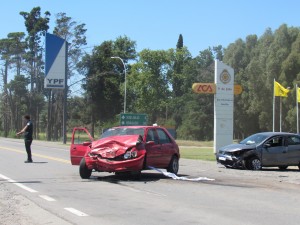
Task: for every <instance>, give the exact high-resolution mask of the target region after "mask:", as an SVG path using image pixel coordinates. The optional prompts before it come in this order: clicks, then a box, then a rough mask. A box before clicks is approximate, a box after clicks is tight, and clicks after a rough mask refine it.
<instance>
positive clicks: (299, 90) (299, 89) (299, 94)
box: [297, 88, 300, 102]
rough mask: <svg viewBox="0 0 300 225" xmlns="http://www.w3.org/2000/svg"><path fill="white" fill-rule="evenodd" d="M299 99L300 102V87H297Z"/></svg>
mask: <svg viewBox="0 0 300 225" xmlns="http://www.w3.org/2000/svg"><path fill="white" fill-rule="evenodd" d="M297 101H298V102H300V88H297Z"/></svg>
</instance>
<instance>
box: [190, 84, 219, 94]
mask: <svg viewBox="0 0 300 225" xmlns="http://www.w3.org/2000/svg"><path fill="white" fill-rule="evenodd" d="M192 89H193V91H194V92H195V93H198V94H215V93H216V84H214V83H194V84H193V86H192Z"/></svg>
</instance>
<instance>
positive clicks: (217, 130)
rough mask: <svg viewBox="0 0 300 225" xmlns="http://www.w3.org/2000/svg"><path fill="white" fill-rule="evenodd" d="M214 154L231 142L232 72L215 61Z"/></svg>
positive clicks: (221, 63)
mask: <svg viewBox="0 0 300 225" xmlns="http://www.w3.org/2000/svg"><path fill="white" fill-rule="evenodd" d="M215 83H216V86H217V88H216V94H215V101H214V105H215V107H214V152H215V153H216V152H217V151H218V149H219V148H220V147H222V146H225V145H228V144H232V141H233V99H234V70H233V69H232V68H231V67H230V66H228V65H226V64H224V63H223V62H220V61H218V60H215ZM236 92H239V91H236Z"/></svg>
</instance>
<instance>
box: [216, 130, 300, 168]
mask: <svg viewBox="0 0 300 225" xmlns="http://www.w3.org/2000/svg"><path fill="white" fill-rule="evenodd" d="M216 157H217V162H218V163H221V164H222V165H224V166H225V167H230V168H242V169H249V170H260V169H261V168H262V167H279V169H282V170H284V169H286V168H287V167H288V166H298V167H299V169H300V164H299V163H300V135H298V134H292V133H285V132H263V133H257V134H253V135H251V136H249V137H247V138H246V139H244V140H243V141H241V142H240V143H239V144H231V145H227V146H225V147H222V148H220V149H219V150H218V152H217V154H216Z"/></svg>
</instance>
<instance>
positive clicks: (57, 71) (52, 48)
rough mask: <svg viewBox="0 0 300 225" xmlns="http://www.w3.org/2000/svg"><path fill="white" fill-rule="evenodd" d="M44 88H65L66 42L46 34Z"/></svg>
mask: <svg viewBox="0 0 300 225" xmlns="http://www.w3.org/2000/svg"><path fill="white" fill-rule="evenodd" d="M45 55H46V60H45V62H46V63H45V79H44V87H45V88H60V89H64V88H65V83H66V65H67V42H66V41H65V40H64V39H62V38H60V37H57V36H55V35H53V34H48V33H47V34H46V54H45Z"/></svg>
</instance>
